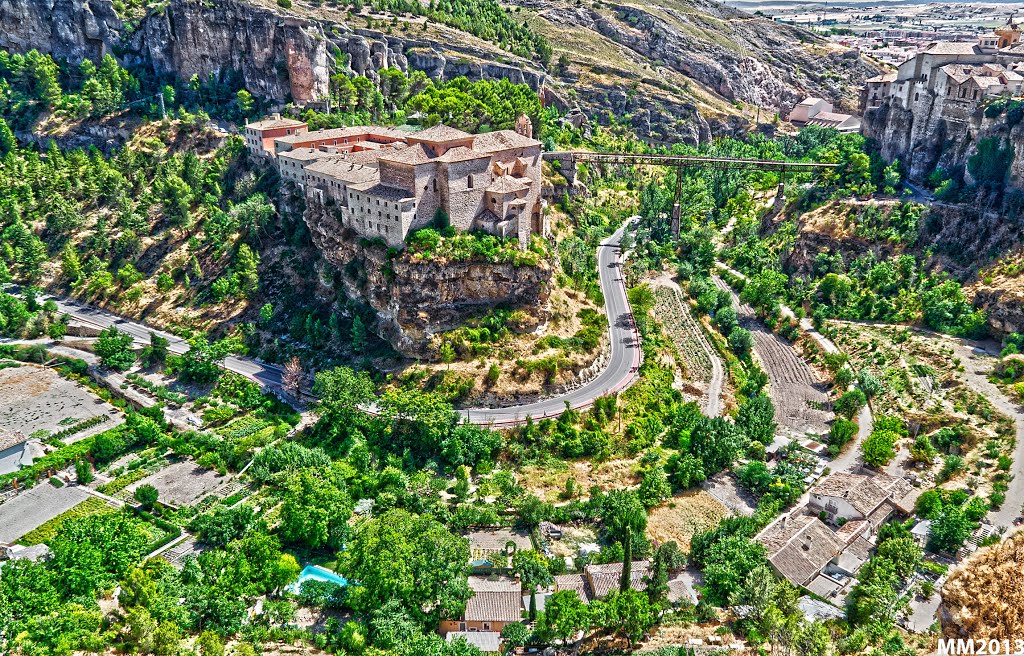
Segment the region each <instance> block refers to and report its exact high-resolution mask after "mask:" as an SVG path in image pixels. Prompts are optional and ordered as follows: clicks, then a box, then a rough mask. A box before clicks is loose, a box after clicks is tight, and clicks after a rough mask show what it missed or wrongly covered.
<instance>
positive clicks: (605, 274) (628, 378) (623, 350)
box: [462, 219, 641, 425]
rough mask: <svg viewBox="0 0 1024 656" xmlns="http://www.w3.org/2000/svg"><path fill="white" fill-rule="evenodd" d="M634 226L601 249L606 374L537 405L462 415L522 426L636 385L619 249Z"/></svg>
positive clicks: (633, 334) (635, 336)
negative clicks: (607, 354) (608, 350)
mask: <svg viewBox="0 0 1024 656" xmlns="http://www.w3.org/2000/svg"><path fill="white" fill-rule="evenodd" d="M634 220H635V219H634ZM631 222H632V221H630V222H627V223H626V224H625V225H623V226H622V227H621V228H619V229H618V230H617V231H615V234H613V235H612V236H610V237H608V238H607V239H605V240H604V241H603V242H601V245H600V246H598V248H597V272H598V275H599V276H600V281H601V293H602V294H604V311H605V316H607V317H608V335H609V337H610V339H611V355H610V357H609V358H608V362H607V365H606V366H605V370H604V371H602V372H601V373H600V374H599V375H598V376H597V377H596V378H594V379H593V380H592V381H590V382H589V383H587V384H585V385H582V386H580V387H577V388H576V389H574V390H570V391H568V392H566V393H565V394H561V395H559V396H554V397H551V398H549V399H543V400H541V401H537V402H535V403H528V404H526V405H518V406H511V407H507V408H475V409H472V410H463V411H462V414H463V415H464V416H466V417H467V418H468V419H469V421H471V422H472V423H474V424H495V425H501V424H505V425H510V424H517V423H522V422H524V421H526V418H527V417H533V418H534V419H542V418H544V417H554V416H557V415H560V414H561V413H562V412H564V411H565V407H566V404H567V403H568V404H569V406H570V407H572V408H577V409H578V408H586V407H589V406H590V405H591V404H592V403H593V402H594V399H597V398H599V397H601V396H604V395H605V394H611V393H614V392H618V391H619V390H622V389H625V388H627V387H629V386H630V385H631V384H632V383H633V381H634V380H635V379H636V377H637V375H638V374H637V372H638V370H639V369H640V354H641V351H640V334H639V333H638V332H637V329H636V323H635V322H634V321H633V311H632V310H631V309H630V307H629V300H628V299H627V298H626V283H625V281H624V280H623V278H622V275H623V272H622V252H621V249H620V248H619V244H620V243H621V241H622V234H623V232H624V231H625V230H626V227H627V226H628V225H629V223H631Z"/></svg>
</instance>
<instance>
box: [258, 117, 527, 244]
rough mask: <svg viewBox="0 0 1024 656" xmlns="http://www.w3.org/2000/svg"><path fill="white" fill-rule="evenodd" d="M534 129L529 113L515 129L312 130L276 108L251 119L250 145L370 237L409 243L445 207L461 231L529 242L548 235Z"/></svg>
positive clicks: (283, 174) (310, 196)
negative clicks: (477, 131)
mask: <svg viewBox="0 0 1024 656" xmlns="http://www.w3.org/2000/svg"><path fill="white" fill-rule="evenodd" d="M532 132H533V128H532V125H531V123H530V120H529V119H528V118H527V117H525V116H522V117H520V119H519V121H517V123H516V129H515V130H498V131H495V132H487V133H484V134H477V135H472V134H469V133H467V132H463V131H462V130H457V129H455V128H452V127H449V126H446V125H436V126H434V127H431V128H427V129H425V130H422V131H419V132H406V131H403V130H397V129H394V128H386V127H372V126H370V127H367V126H358V127H346V128H336V129H330V130H318V131H315V132H310V131H309V130H308V128H307V125H306V124H305V123H303V122H301V121H294V120H291V119H283V118H281V117H280V116H278V115H275V116H273V117H271V118H267V119H263V120H261V121H257V122H255V123H249V124H247V125H246V127H245V143H246V147H247V148H248V149H249V151H250V152H251V153H253V154H254V155H256V156H259V157H263V158H266V159H268V160H270V161H273V162H275V163H276V165H277V168H278V171H279V172H280V174H281V177H282V178H283V179H285V180H289V181H291V182H293V183H295V184H297V185H299V186H300V187H302V188H303V189H304V190H305V193H306V197H307V200H308V201H310V202H316V203H322V204H324V205H325V206H328V207H333V208H334V209H335V210H337V211H338V213H339V215H340V217H341V223H342V225H343V226H345V227H347V228H350V229H352V230H354V231H355V232H356V233H357V234H359V235H361V236H363V237H367V238H377V237H379V238H381V239H383V240H384V241H385V242H386V243H387V244H388V245H389V246H394V247H401V246H402V245H403V244H404V243H405V238H406V236H407V235H408V234H409V233H410V232H412V231H415V230H418V229H420V228H423V227H427V226H429V225H431V223H432V222H433V221H434V218H435V216H436V215H437V213H438V211H439V210H440V211H443V212H444V213H445V214H447V216H448V218H449V222H450V225H451V226H452V227H454V228H455V229H456V230H460V231H470V230H480V231H483V232H486V233H488V234H492V235H496V236H499V237H515V238H516V239H517V240H518V242H519V245H520V247H521V248H525V247H526V246H527V245H528V244H529V242H530V235H532V234H540V235H543V234H545V233H546V226H545V225H544V219H543V212H542V211H541V197H540V196H541V193H540V192H541V188H540V187H541V186H540V171H541V154H540V149H541V143H540V142H539V141H537V140H536V139H534V138H533V136H532Z"/></svg>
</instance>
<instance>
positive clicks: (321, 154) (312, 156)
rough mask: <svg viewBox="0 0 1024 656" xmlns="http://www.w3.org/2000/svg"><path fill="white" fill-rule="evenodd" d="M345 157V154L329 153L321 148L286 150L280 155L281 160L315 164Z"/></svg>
mask: <svg viewBox="0 0 1024 656" xmlns="http://www.w3.org/2000/svg"><path fill="white" fill-rule="evenodd" d="M344 156H345V153H329V152H327V151H326V150H320V149H319V148H295V149H294V150H286V151H285V152H283V153H280V154H279V155H278V157H280V158H281V159H294V160H299V161H302V162H313V161H316V160H320V159H330V158H332V157H344Z"/></svg>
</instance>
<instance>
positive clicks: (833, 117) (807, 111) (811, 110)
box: [789, 97, 860, 132]
mask: <svg viewBox="0 0 1024 656" xmlns="http://www.w3.org/2000/svg"><path fill="white" fill-rule="evenodd" d="M789 122H790V123H792V124H793V125H795V126H797V127H801V128H802V127H806V126H808V125H818V126H821V127H826V128H833V129H835V130H839V131H840V132H858V131H859V130H860V119H859V118H857V117H856V116H853V115H851V114H840V113H838V112H833V111H832V103H830V102H828V101H826V100H822V99H821V98H814V97H807V98H804V99H803V101H801V102H800V103H799V104H798V105H797V106H796V107H794V108H793V111H792V112H790V113H789Z"/></svg>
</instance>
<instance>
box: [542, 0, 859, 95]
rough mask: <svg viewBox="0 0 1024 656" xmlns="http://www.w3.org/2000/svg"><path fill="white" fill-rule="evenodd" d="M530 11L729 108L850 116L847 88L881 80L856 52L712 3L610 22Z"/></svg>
mask: <svg viewBox="0 0 1024 656" xmlns="http://www.w3.org/2000/svg"><path fill="white" fill-rule="evenodd" d="M534 4H536V5H538V6H540V7H546V8H543V9H542V10H541V15H542V16H543V17H545V18H546V19H548V20H549V21H551V22H555V23H561V24H567V25H575V26H578V27H584V28H586V29H589V30H592V31H594V32H596V33H598V34H600V35H601V36H604V37H606V38H608V39H610V40H612V41H614V42H615V43H617V44H620V45H622V46H624V47H626V48H629V49H630V50H632V51H633V52H635V53H637V54H639V55H640V56H641V57H643V58H645V59H647V60H650V61H652V62H656V63H657V64H658V65H659V66H665V67H667V68H670V69H672V70H674V71H677V72H680V73H682V74H684V75H686V76H687V77H688V78H690V79H691V80H693V81H695V82H697V83H698V84H700V85H701V86H704V87H706V88H707V89H709V90H711V91H713V92H714V93H716V94H718V95H720V96H722V97H723V98H725V99H726V100H728V101H733V100H738V101H743V102H747V103H752V104H756V105H759V106H761V107H765V108H772V107H780V106H783V107H786V106H791V105H792V104H794V103H796V102H799V101H800V100H802V99H803V98H804V97H805V96H807V95H808V94H812V95H818V96H822V97H825V98H831V99H834V100H835V101H837V104H838V105H839V106H840V107H846V108H848V109H851V110H852V109H854V105H855V102H856V98H855V97H854V96H853V94H852V93H851V88H855V87H854V85H856V84H857V82H858V81H863V80H864V79H865V78H866V77H870V76H872V75H875V74H877V73H878V69H877V68H876V67H875V66H874V65H873V64H870V63H868V62H867V61H866V60H864V59H863V58H861V57H860V56H859V55H858V54H857V53H856V52H854V51H850V50H842V49H837V48H834V47H832V46H830V45H829V44H827V43H826V42H825V41H824V40H823V39H821V38H820V37H817V36H814V35H813V34H811V33H809V32H807V31H805V30H801V29H799V28H796V27H792V26H788V25H783V24H780V23H776V22H774V21H772V20H771V19H767V18H761V17H756V16H753V15H751V14H748V13H745V12H742V11H739V10H735V9H731V8H729V7H727V6H725V5H723V4H719V3H717V2H711V1H707V0H691V2H690V3H688V4H691V5H693V9H694V11H690V12H682V11H679V10H677V9H674V8H668V7H664V8H662V7H657V8H656V9H662V10H663V11H658V12H655V11H653V9H655V8H652V11H648V10H645V9H643V8H640V7H637V6H632V5H615V4H611V5H606V6H609V7H610V8H611V9H612V10H613V13H612V14H611V15H609V14H605V13H601V12H600V11H598V10H597V9H587V8H583V7H573V8H566V7H562V6H556V5H554V4H552V3H549V2H547V1H546V0H545V1H538V2H535V3H534Z"/></svg>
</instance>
